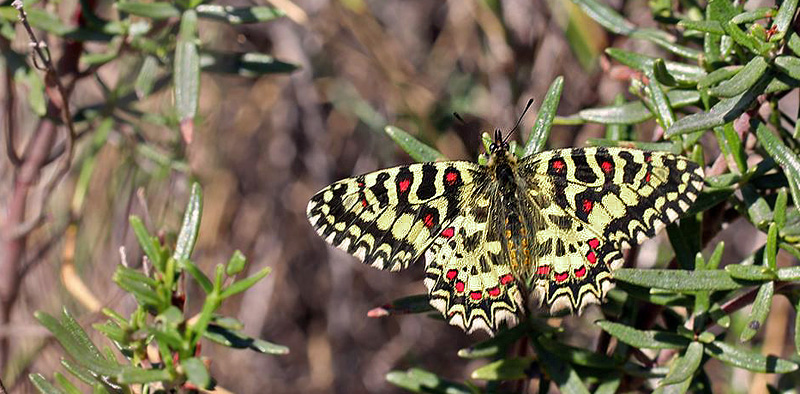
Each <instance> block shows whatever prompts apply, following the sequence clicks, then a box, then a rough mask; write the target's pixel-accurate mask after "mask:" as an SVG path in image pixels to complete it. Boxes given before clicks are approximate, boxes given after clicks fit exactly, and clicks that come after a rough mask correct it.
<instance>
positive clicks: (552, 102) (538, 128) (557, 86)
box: [523, 77, 564, 157]
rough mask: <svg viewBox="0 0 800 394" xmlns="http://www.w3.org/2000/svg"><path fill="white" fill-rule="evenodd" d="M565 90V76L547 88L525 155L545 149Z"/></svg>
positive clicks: (526, 145)
mask: <svg viewBox="0 0 800 394" xmlns="http://www.w3.org/2000/svg"><path fill="white" fill-rule="evenodd" d="M563 90H564V77H557V78H556V79H555V80H553V83H551V84H550V88H549V89H547V94H546V95H545V96H544V101H543V102H542V105H541V106H540V107H539V114H538V115H536V122H535V123H534V124H533V129H532V130H531V134H530V137H528V143H527V144H525V153H523V157H524V156H529V155H532V154H534V153H539V152H541V151H542V150H543V149H544V146H545V144H546V143H547V139H548V137H549V136H550V127H552V125H553V119H554V118H555V116H556V110H557V109H558V103H559V101H560V100H561V91H563Z"/></svg>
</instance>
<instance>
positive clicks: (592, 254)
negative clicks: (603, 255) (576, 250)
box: [586, 250, 597, 264]
mask: <svg viewBox="0 0 800 394" xmlns="http://www.w3.org/2000/svg"><path fill="white" fill-rule="evenodd" d="M586 260H589V262H590V263H592V264H596V263H597V254H596V253H595V252H594V250H590V251H589V253H587V254H586Z"/></svg>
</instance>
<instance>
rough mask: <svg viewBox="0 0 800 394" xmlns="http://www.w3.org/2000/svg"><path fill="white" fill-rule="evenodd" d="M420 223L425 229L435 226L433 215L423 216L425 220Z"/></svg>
mask: <svg viewBox="0 0 800 394" xmlns="http://www.w3.org/2000/svg"><path fill="white" fill-rule="evenodd" d="M422 222H423V223H424V224H425V227H427V228H431V227H433V225H434V224H436V223H434V222H433V215H431V214H427V215H425V218H424V219H422Z"/></svg>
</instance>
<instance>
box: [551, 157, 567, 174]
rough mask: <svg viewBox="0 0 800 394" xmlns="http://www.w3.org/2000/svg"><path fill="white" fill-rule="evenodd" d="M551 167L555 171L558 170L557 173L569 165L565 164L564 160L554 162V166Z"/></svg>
mask: <svg viewBox="0 0 800 394" xmlns="http://www.w3.org/2000/svg"><path fill="white" fill-rule="evenodd" d="M551 166H552V167H553V169H554V170H556V172H561V171H563V170H564V168H565V167H566V166H567V163H564V160H556V161H554V162H553V164H551Z"/></svg>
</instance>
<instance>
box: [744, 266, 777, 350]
mask: <svg viewBox="0 0 800 394" xmlns="http://www.w3.org/2000/svg"><path fill="white" fill-rule="evenodd" d="M774 292H775V282H772V281H770V282H766V283H764V284H763V285H761V287H760V288H759V289H758V294H757V295H756V299H755V301H754V302H753V309H752V310H751V311H750V316H749V317H748V318H747V325H745V326H744V329H743V330H742V334H741V335H740V336H739V340H740V341H742V342H747V341H749V340H751V339H752V338H753V337H754V336H755V335H756V333H757V332H758V330H759V329H760V328H761V326H763V325H764V321H765V320H767V315H768V314H769V309H770V306H771V305H772V295H773V293H774Z"/></svg>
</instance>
